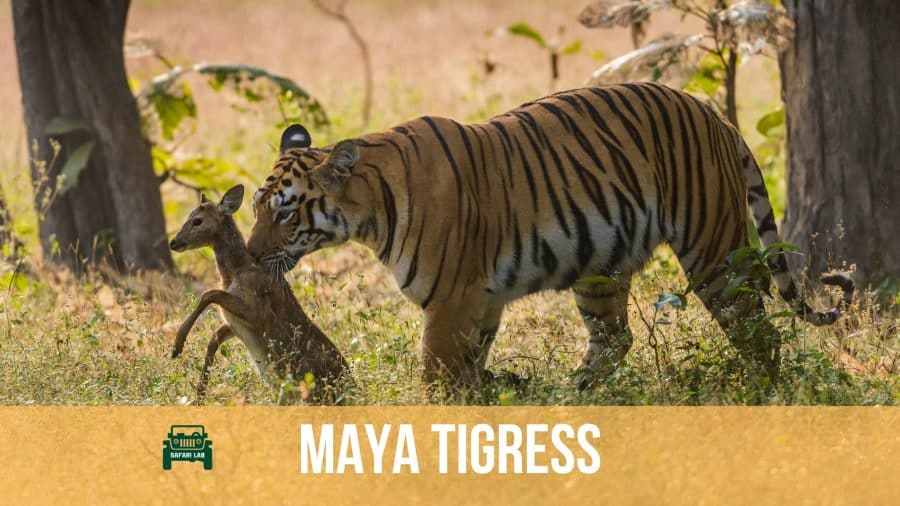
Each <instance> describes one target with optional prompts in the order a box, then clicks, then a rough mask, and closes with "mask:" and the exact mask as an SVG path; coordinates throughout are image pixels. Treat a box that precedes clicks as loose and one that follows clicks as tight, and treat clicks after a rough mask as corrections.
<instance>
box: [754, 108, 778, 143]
mask: <svg viewBox="0 0 900 506" xmlns="http://www.w3.org/2000/svg"><path fill="white" fill-rule="evenodd" d="M781 126H784V108H782V107H779V108H778V109H775V110H774V111H772V112H770V113H769V114H766V115H765V116H763V117H762V118H759V121H757V122H756V131H757V132H759V133H761V134H763V135H765V136H766V137H770V136H771V134H772V131H773V130H775V129H776V128H779V127H781Z"/></svg>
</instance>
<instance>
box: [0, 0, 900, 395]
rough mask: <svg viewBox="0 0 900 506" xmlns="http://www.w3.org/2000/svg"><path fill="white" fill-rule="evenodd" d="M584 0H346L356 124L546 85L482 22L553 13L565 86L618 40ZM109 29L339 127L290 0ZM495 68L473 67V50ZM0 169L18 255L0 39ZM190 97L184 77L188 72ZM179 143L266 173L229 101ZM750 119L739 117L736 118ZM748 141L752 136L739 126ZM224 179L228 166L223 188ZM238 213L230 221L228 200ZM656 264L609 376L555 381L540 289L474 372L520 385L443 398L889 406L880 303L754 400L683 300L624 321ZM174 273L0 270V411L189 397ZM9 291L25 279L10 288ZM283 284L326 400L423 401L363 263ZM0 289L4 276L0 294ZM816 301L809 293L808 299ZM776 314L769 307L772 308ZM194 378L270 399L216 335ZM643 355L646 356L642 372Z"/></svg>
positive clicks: (336, 51)
mask: <svg viewBox="0 0 900 506" xmlns="http://www.w3.org/2000/svg"><path fill="white" fill-rule="evenodd" d="M584 3H585V1H584V0H565V1H560V2H554V7H553V8H548V7H547V5H546V2H540V1H536V0H534V1H506V2H499V1H498V2H478V1H475V0H465V1H459V2H437V1H434V0H432V1H419V2H401V1H397V0H393V1H385V2H354V3H353V4H352V5H351V8H350V11H349V12H350V15H351V16H352V17H353V18H354V19H355V20H357V23H358V26H359V30H360V32H361V33H362V35H363V36H364V37H365V38H366V40H367V41H368V43H369V44H370V47H371V50H372V55H373V64H374V67H375V100H374V105H375V107H374V111H373V113H374V114H373V124H372V125H371V128H372V129H376V128H383V127H387V126H390V125H392V124H394V123H397V122H399V121H402V120H404V119H408V118H411V117H415V116H419V115H422V114H439V115H444V116H449V117H454V118H457V119H460V120H478V119H483V118H485V117H487V116H490V115H491V114H493V113H496V112H500V111H502V110H505V109H507V108H510V107H512V106H515V105H517V104H518V103H521V102H523V101H525V100H527V99H530V98H533V97H534V96H536V95H540V94H543V93H545V92H547V91H549V90H548V70H547V62H546V61H545V57H544V55H543V54H541V53H540V52H538V51H537V50H536V49H535V48H534V47H532V45H531V43H530V42H528V41H525V40H516V39H509V38H507V39H500V38H496V37H488V36H486V35H485V32H486V31H488V30H490V29H492V28H494V27H496V26H499V25H504V24H509V23H512V22H517V21H529V22H531V23H533V24H534V25H536V26H537V27H538V28H540V29H542V30H543V31H551V30H555V27H556V26H557V25H560V24H564V25H566V26H567V27H568V32H567V34H568V36H569V37H571V38H580V39H582V40H583V41H584V42H585V46H586V48H587V50H586V51H583V52H582V53H581V54H579V55H576V56H573V57H570V58H564V60H563V63H562V78H561V80H560V83H559V87H560V88H568V87H574V86H577V85H579V84H581V83H583V82H584V80H585V79H586V77H587V76H588V75H589V74H590V72H591V71H592V70H593V69H594V68H596V67H597V66H599V64H600V62H597V61H594V60H592V58H591V52H592V51H593V50H594V49H601V50H602V51H603V52H604V53H605V54H606V55H607V57H613V56H616V55H618V54H620V53H622V52H623V51H625V50H627V49H628V48H629V44H630V42H629V37H628V34H627V33H625V32H622V31H612V32H600V31H589V30H585V29H583V28H581V27H580V26H577V24H576V23H575V21H574V17H575V14H576V13H577V12H578V10H579V9H580V8H581V7H582V5H583V4H584ZM8 4H9V2H8V0H0V37H3V38H5V39H6V40H11V39H12V34H11V26H10V19H9V17H10V16H9V11H10V9H9V5H8ZM669 30H671V31H676V30H677V31H681V30H683V27H682V26H681V25H680V22H679V20H678V19H677V18H675V17H665V18H661V21H660V22H658V23H656V24H654V25H653V26H652V27H651V34H650V36H651V37H652V36H654V34H659V33H661V32H663V31H669ZM129 31H130V32H131V33H135V34H137V33H140V34H142V35H144V36H147V37H150V38H153V39H156V40H157V41H158V45H159V48H160V50H161V51H162V52H163V53H164V54H165V55H167V56H168V57H169V58H171V59H173V60H175V61H176V62H177V63H190V62H194V61H203V60H205V61H210V62H238V61H239V62H246V63H250V64H254V65H258V66H261V67H265V68H268V69H271V70H273V71H276V72H279V73H282V74H285V75H288V76H291V77H293V78H295V79H296V80H297V81H298V82H299V83H301V84H302V85H303V86H305V87H306V88H307V89H308V90H309V91H310V92H311V93H312V94H313V95H314V96H316V97H317V98H319V99H320V100H321V101H322V102H323V103H324V105H325V107H326V110H327V111H328V112H329V114H330V115H331V117H332V119H333V121H334V125H333V127H332V128H331V129H330V130H327V131H322V132H314V135H315V139H314V140H315V141H316V142H317V143H325V142H332V141H334V140H336V139H339V138H341V137H344V136H351V135H355V134H357V133H359V118H360V106H361V97H362V93H361V90H360V86H361V83H362V77H361V75H360V72H361V68H362V67H361V63H360V61H359V59H358V57H357V55H356V53H355V47H354V46H353V45H352V44H351V42H350V39H349V38H348V37H347V34H346V33H345V32H344V30H343V28H342V27H341V26H340V25H338V24H336V23H334V22H333V21H330V20H328V19H326V18H324V17H322V16H321V15H320V14H318V13H316V12H315V11H314V9H313V8H312V7H311V6H310V5H309V4H308V3H306V2H295V1H287V0H269V1H265V2H236V1H228V0H220V1H212V0H195V1H192V2H171V1H152V2H151V1H144V2H140V1H138V2H135V5H134V6H133V8H132V12H131V16H130V20H129ZM487 54H490V55H491V58H492V59H493V60H495V61H496V62H497V63H498V64H499V66H498V68H497V70H496V72H494V73H493V74H491V75H490V76H485V74H484V72H483V69H482V63H481V60H482V58H483V57H484V56H485V55H487ZM0 68H3V69H4V70H6V72H4V73H3V74H0V107H2V110H3V111H4V113H5V115H6V118H7V121H5V122H3V124H2V125H0V172H2V178H0V182H2V185H3V190H4V193H5V195H6V196H7V198H8V199H9V201H10V204H11V208H12V211H13V213H14V215H15V216H16V220H17V222H16V226H17V229H18V231H19V233H20V234H21V235H22V236H23V238H24V239H25V240H26V242H27V244H28V245H29V246H30V247H31V249H32V251H33V250H34V247H35V239H34V227H35V222H36V219H35V217H34V215H33V211H32V210H31V206H30V196H29V195H30V193H29V192H30V190H29V187H30V185H29V183H28V180H27V173H26V170H27V161H26V157H25V145H26V142H25V139H24V127H23V126H22V124H21V121H20V120H19V118H20V117H21V106H20V104H19V96H20V95H19V91H18V81H17V77H16V73H15V54H14V48H13V46H12V44H4V45H2V46H0ZM129 69H130V72H131V75H132V77H134V78H136V79H138V80H142V81H144V80H146V79H147V78H148V76H150V75H153V74H154V73H156V72H159V71H161V70H162V68H161V67H160V65H159V63H158V62H156V61H153V60H149V59H143V60H131V61H129ZM194 86H195V89H197V90H198V91H199V90H201V89H202V85H201V84H200V83H197V82H195V83H194ZM739 87H740V90H741V103H742V104H743V109H742V121H743V123H744V125H745V128H746V126H748V125H752V124H753V123H755V119H756V118H757V117H759V116H760V115H762V114H763V113H764V112H767V111H768V110H771V109H772V108H773V107H774V106H775V105H776V104H777V103H778V91H777V90H778V84H777V65H776V64H775V62H772V61H765V60H754V61H751V62H750V63H749V64H748V66H747V67H746V68H745V69H744V71H743V78H742V80H741V82H740V84H739ZM198 105H199V110H200V117H199V120H198V121H197V122H196V124H195V125H194V128H195V129H196V133H195V134H194V135H193V136H192V137H190V138H189V139H188V140H187V141H186V142H185V144H184V146H183V148H182V149H183V150H184V151H185V152H197V153H203V154H205V155H208V156H214V157H222V158H225V159H228V160H230V161H233V162H235V163H238V164H240V165H241V166H242V167H244V168H246V170H247V171H249V173H250V174H252V175H253V178H252V179H253V180H245V181H244V182H245V183H247V184H249V185H251V186H252V185H253V184H254V183H255V182H257V181H258V180H261V179H262V177H264V175H265V174H266V173H267V172H268V165H269V164H270V163H271V160H272V150H271V143H273V142H275V141H276V139H277V137H276V136H277V132H276V131H275V129H274V128H272V127H270V126H269V125H271V124H272V123H273V116H272V114H273V113H272V111H267V110H266V109H265V108H261V109H260V111H261V112H255V113H238V112H235V111H234V110H233V109H232V108H231V107H229V106H228V104H227V103H226V102H225V101H223V100H222V98H221V97H219V96H216V95H214V94H212V93H209V92H198ZM748 130H749V129H748ZM748 133H750V134H751V135H750V138H751V143H752V142H753V139H754V138H755V137H753V135H752V133H751V132H748ZM238 179H240V178H238ZM163 190H164V199H165V201H166V210H167V219H168V222H169V227H170V229H174V228H175V227H177V226H178V224H180V220H181V219H183V216H184V213H185V211H186V209H187V207H188V206H192V205H193V202H192V199H193V195H191V194H190V193H189V192H185V191H184V190H182V189H179V188H175V187H171V186H168V185H167V186H165V187H164V188H163ZM239 214H240V215H241V219H242V220H243V221H242V225H243V226H244V227H245V229H246V226H247V225H249V221H250V219H251V218H250V217H249V213H247V212H242V213H239ZM671 258H672V257H671V255H670V254H669V253H668V252H666V251H661V252H660V254H659V255H658V257H657V258H656V259H655V260H654V262H652V263H651V264H650V265H649V266H648V268H647V269H646V270H645V272H644V273H643V274H642V275H641V276H640V278H639V279H638V280H637V281H636V283H635V285H634V287H633V292H634V295H635V297H636V303H634V302H635V301H633V303H632V304H631V309H630V314H629V317H630V319H631V323H632V325H631V328H632V330H633V332H634V333H635V336H636V338H635V343H636V345H635V347H634V350H633V352H632V353H631V355H630V356H629V360H628V366H627V367H624V368H622V369H621V370H620V371H619V373H618V374H617V376H616V377H614V378H611V379H610V380H609V381H607V382H605V383H604V384H602V385H600V387H599V388H597V389H595V390H593V391H590V392H584V393H581V392H578V391H577V390H575V389H574V388H572V387H571V386H570V384H569V381H570V374H571V371H572V369H573V368H574V366H575V365H576V364H577V362H578V358H579V357H580V352H581V350H583V348H584V346H585V344H586V331H585V330H584V328H583V326H582V325H581V322H580V318H579V317H578V316H577V312H576V310H575V307H574V304H573V303H572V301H571V300H570V296H569V295H568V294H556V293H545V294H540V295H537V296H534V297H529V298H527V299H525V300H522V301H519V302H517V303H515V304H512V305H511V306H510V307H509V308H508V309H507V311H506V314H505V317H504V323H503V326H502V327H501V330H500V333H499V337H498V342H497V344H496V345H495V348H494V352H493V353H492V356H491V360H490V366H491V368H492V369H493V370H495V371H500V370H504V369H509V370H513V371H515V372H517V373H518V374H520V375H523V376H527V377H529V378H530V379H529V381H527V382H526V384H525V385H524V386H521V387H519V388H518V389H516V388H511V387H505V386H502V385H493V386H487V387H485V388H483V389H479V390H477V391H474V392H472V393H471V395H469V396H466V397H464V398H462V399H458V402H477V403H498V404H504V403H529V404H557V403H559V404H563V403H570V404H571V403H575V404H585V403H616V404H642V403H688V404H709V403H774V404H778V403H800V404H818V403H826V404H895V403H897V402H898V400H900V381H898V377H900V376H898V371H897V367H898V364H896V363H895V361H896V359H897V356H898V350H900V340H898V337H897V332H896V328H897V325H898V324H900V311H898V307H897V303H896V301H894V302H893V306H892V307H888V308H882V310H879V308H877V307H876V306H874V305H873V304H871V302H872V301H867V302H869V303H870V304H868V305H866V306H864V307H862V308H859V307H856V308H854V309H853V310H852V311H851V314H850V315H849V317H847V318H845V319H844V320H843V321H842V322H840V323H839V324H838V325H836V326H834V327H831V328H811V327H807V326H805V325H801V324H798V325H796V327H795V328H792V324H791V323H790V322H788V321H784V320H780V322H781V323H780V325H781V326H782V327H784V328H785V332H786V334H787V335H788V345H787V347H786V350H785V367H784V378H783V383H782V385H781V386H780V387H779V388H777V389H776V390H774V391H771V392H767V391H766V389H765V387H764V386H760V385H759V383H758V381H757V380H756V378H755V377H754V375H753V374H752V373H750V372H749V371H746V370H744V368H743V367H742V361H741V360H739V359H738V358H737V357H736V356H735V352H734V350H733V348H731V346H730V345H729V344H728V343H727V341H726V340H725V339H724V337H723V336H722V335H721V332H720V331H719V329H718V328H717V327H716V326H715V324H714V323H713V322H712V320H711V319H710V318H709V316H708V315H707V314H706V313H705V311H704V310H703V309H702V308H701V307H700V304H699V303H698V302H697V301H696V300H691V301H690V304H689V307H688V308H687V309H686V310H685V311H683V312H676V313H673V314H670V315H668V317H667V318H668V320H669V321H671V324H669V325H665V326H660V327H659V328H657V329H656V331H655V332H656V335H657V337H658V339H659V343H660V344H659V346H658V347H657V349H656V350H654V349H653V348H652V347H650V346H649V344H648V342H649V340H648V329H647V328H646V326H644V325H643V324H642V323H641V314H643V315H644V316H648V315H650V314H652V313H653V308H652V302H654V301H655V300H656V297H657V295H658V294H660V293H670V292H674V291H677V290H679V289H681V288H683V286H684V284H685V281H684V278H683V277H682V276H681V274H680V272H679V270H678V268H677V266H676V265H675V264H674V263H673V261H672V259H671ZM176 260H177V263H178V266H179V272H180V273H181V274H179V275H162V276H160V275H142V276H129V277H119V276H114V275H113V276H104V275H101V274H100V273H94V274H92V275H89V276H86V277H85V278H82V279H75V278H72V277H71V276H69V275H67V274H66V273H65V272H61V271H58V270H56V269H54V268H53V267H51V266H49V265H45V264H43V263H42V262H41V260H40V257H39V256H38V255H35V254H32V255H30V256H29V257H28V258H27V269H26V271H25V272H23V273H21V274H18V275H17V276H15V277H13V276H11V275H10V274H11V272H12V271H13V270H14V269H15V267H16V266H14V265H8V264H7V265H2V266H0V267H2V272H0V281H2V282H3V283H4V284H3V286H2V287H0V304H2V309H0V312H2V315H0V318H3V320H2V322H0V403H10V404H171V403H178V402H192V399H193V388H194V383H195V382H196V380H197V378H198V375H199V366H200V360H201V357H202V354H203V349H204V346H205V340H206V339H205V338H206V337H207V336H209V335H210V334H211V332H212V330H213V329H214V328H215V327H214V326H215V325H216V318H217V317H216V316H214V315H212V314H211V316H209V317H207V318H204V319H202V321H201V323H200V324H198V325H197V326H196V327H195V331H194V332H193V333H192V337H191V339H190V340H189V343H188V347H187V348H186V352H185V354H184V355H183V356H182V358H180V359H178V360H174V361H173V360H171V359H169V358H168V356H169V350H170V346H171V341H172V339H173V335H174V330H175V328H176V326H177V325H178V323H179V322H180V320H181V319H182V318H183V317H184V316H185V315H187V314H188V312H189V310H190V306H192V305H193V303H194V302H195V299H194V298H193V297H194V294H198V293H200V292H201V291H202V290H203V288H204V287H205V286H206V285H208V284H210V283H211V282H212V281H213V280H214V279H215V269H214V266H213V263H212V261H211V258H210V255H209V252H208V251H201V252H190V253H185V254H181V255H178V256H177V257H176ZM26 281H27V282H26ZM293 282H294V285H295V289H296V292H297V293H298V294H300V295H301V303H302V304H303V305H304V307H306V308H307V311H308V312H309V313H310V315H311V316H312V317H313V319H314V320H315V321H316V322H317V323H318V324H319V325H320V326H321V327H322V328H323V329H324V330H325V331H326V333H328V334H329V335H330V336H331V337H332V338H333V339H334V341H335V342H336V343H337V344H338V346H339V347H340V348H341V350H343V351H344V352H345V354H346V355H347V357H348V359H349V360H350V361H351V364H352V367H353V370H354V374H355V376H356V380H357V385H358V386H357V388H356V389H355V390H353V391H352V392H350V393H349V394H348V399H347V401H348V402H350V403H360V404H420V403H428V402H434V401H435V400H436V399H434V398H432V397H431V396H430V395H429V394H428V392H427V390H426V389H425V388H423V386H422V385H421V384H420V383H419V382H418V379H417V378H418V376H417V367H418V360H417V357H416V349H417V345H418V336H419V335H420V332H421V316H422V315H421V312H420V311H419V310H418V309H417V308H416V307H415V306H413V305H412V304H410V303H409V302H407V301H406V300H405V299H404V298H403V296H402V295H401V294H400V293H399V291H398V290H397V288H396V286H395V284H394V282H393V280H392V279H391V278H390V277H389V275H388V274H387V273H386V271H385V270H384V269H383V268H382V267H381V266H380V265H379V264H378V262H377V261H376V260H375V259H374V258H373V257H372V255H371V254H370V253H368V252H367V251H365V250H363V249H362V248H360V247H356V246H345V247H343V248H340V249H338V250H333V251H324V252H320V253H316V254H314V255H311V256H310V257H308V258H306V259H304V260H303V261H302V262H301V265H300V267H298V269H296V270H295V273H294V274H293ZM16 285H19V286H18V287H17V286H16ZM819 302H820V303H821V304H822V305H824V304H825V303H827V301H819ZM780 309H783V305H782V304H781V303H773V304H772V307H771V310H772V311H777V310H780ZM223 353H224V355H225V356H224V357H223V358H220V360H219V362H218V365H217V367H216V368H215V369H214V371H213V376H212V378H211V385H212V390H211V393H210V402H213V403H223V404H233V403H244V402H247V403H272V402H275V400H276V399H277V394H276V393H275V391H274V389H273V388H271V387H270V386H269V385H266V384H263V383H262V382H261V380H259V378H257V377H256V375H255V373H254V372H253V370H252V368H251V367H250V365H249V363H248V361H247V360H246V358H244V353H243V350H242V349H241V346H240V344H239V343H237V342H231V343H228V344H227V345H226V346H225V347H224V351H223ZM657 354H660V356H661V363H660V364H661V367H660V369H659V370H658V369H657V360H656V358H657Z"/></svg>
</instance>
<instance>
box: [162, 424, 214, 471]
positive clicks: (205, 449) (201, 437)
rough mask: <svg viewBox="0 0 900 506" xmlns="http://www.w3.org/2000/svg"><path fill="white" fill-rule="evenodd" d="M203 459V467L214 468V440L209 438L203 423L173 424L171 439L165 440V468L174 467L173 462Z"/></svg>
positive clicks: (170, 431) (170, 433)
mask: <svg viewBox="0 0 900 506" xmlns="http://www.w3.org/2000/svg"><path fill="white" fill-rule="evenodd" d="M198 460H201V461H203V469H207V470H209V469H212V465H213V454H212V441H210V440H209V439H207V434H206V429H205V428H204V427H203V426H202V425H173V426H172V427H171V428H170V429H169V439H167V440H165V441H163V462H162V465H163V469H172V462H178V461H182V462H196V461H198Z"/></svg>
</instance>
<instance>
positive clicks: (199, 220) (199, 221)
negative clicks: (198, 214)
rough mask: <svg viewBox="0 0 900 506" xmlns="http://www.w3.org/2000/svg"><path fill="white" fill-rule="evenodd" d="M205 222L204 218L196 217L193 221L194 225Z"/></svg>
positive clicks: (192, 224)
mask: <svg viewBox="0 0 900 506" xmlns="http://www.w3.org/2000/svg"><path fill="white" fill-rule="evenodd" d="M202 223H203V218H194V221H192V222H191V226H192V227H199V226H200V225H201V224H202Z"/></svg>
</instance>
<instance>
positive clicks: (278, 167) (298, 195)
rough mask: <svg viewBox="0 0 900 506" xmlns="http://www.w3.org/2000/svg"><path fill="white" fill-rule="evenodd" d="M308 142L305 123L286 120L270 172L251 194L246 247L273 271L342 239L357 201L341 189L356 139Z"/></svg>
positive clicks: (353, 161)
mask: <svg viewBox="0 0 900 506" xmlns="http://www.w3.org/2000/svg"><path fill="white" fill-rule="evenodd" d="M311 144H312V143H311V139H310V135H309V132H308V131H307V130H306V129H305V128H303V127H302V126H301V125H291V126H289V127H288V128H287V129H286V130H285V131H284V133H283V134H282V136H281V146H280V157H279V159H278V161H277V162H276V163H275V168H274V169H273V171H272V174H271V175H270V176H269V177H268V178H266V181H265V183H263V185H262V187H260V189H259V190H257V191H256V193H255V194H254V195H253V209H254V212H255V214H256V222H255V223H254V224H253V229H252V231H251V232H250V238H249V239H248V241H247V247H248V249H249V251H250V254H252V255H253V256H254V257H256V258H257V259H259V261H260V262H262V263H263V265H265V266H266V268H267V269H268V270H269V271H271V272H274V273H278V274H283V273H285V272H287V271H289V270H291V269H292V268H294V266H295V265H297V261H298V260H299V259H300V258H301V257H302V256H304V255H306V254H308V253H312V252H314V251H317V250H319V249H322V248H325V247H328V246H335V245H338V244H341V243H343V242H345V241H347V240H348V239H349V238H350V230H351V225H352V224H353V222H354V221H355V220H354V218H353V216H354V214H355V211H357V210H358V207H359V206H358V204H356V203H355V202H354V201H353V199H350V198H348V197H347V195H345V194H346V191H345V190H346V186H347V184H346V183H347V180H348V179H349V178H350V175H351V171H352V169H353V167H354V166H355V165H356V163H357V161H358V160H359V149H358V147H357V145H356V143H354V141H352V140H345V141H341V142H339V143H337V144H335V145H334V146H333V147H331V148H330V149H329V148H326V149H317V148H311V147H310V146H311Z"/></svg>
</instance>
